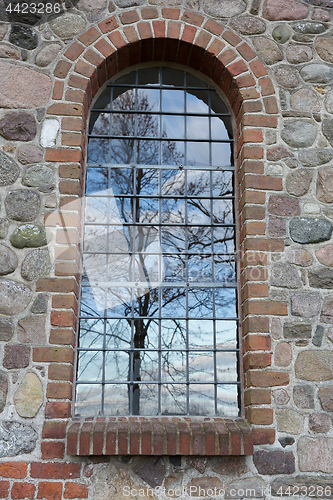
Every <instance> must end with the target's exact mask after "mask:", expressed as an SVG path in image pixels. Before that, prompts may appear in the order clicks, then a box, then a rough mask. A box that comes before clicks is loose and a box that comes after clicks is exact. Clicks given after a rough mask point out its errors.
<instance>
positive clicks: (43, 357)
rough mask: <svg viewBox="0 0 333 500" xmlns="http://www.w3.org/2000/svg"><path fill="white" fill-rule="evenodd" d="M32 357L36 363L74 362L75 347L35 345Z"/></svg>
mask: <svg viewBox="0 0 333 500" xmlns="http://www.w3.org/2000/svg"><path fill="white" fill-rule="evenodd" d="M32 359H33V361H34V362H36V363H72V361H73V349H71V348H70V347H34V348H33V357H32Z"/></svg>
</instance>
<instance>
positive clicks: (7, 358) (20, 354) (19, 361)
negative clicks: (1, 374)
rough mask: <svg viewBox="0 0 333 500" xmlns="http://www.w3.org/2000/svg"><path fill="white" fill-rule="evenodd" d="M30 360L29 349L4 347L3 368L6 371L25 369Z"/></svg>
mask: <svg viewBox="0 0 333 500" xmlns="http://www.w3.org/2000/svg"><path fill="white" fill-rule="evenodd" d="M29 360H30V347H28V346H25V345H5V353H4V358H3V363H2V364H3V366H4V367H5V368H7V370H13V369H16V368H26V367H27V366H28V365H29Z"/></svg>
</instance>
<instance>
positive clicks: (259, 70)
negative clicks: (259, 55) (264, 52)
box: [250, 59, 267, 78]
mask: <svg viewBox="0 0 333 500" xmlns="http://www.w3.org/2000/svg"><path fill="white" fill-rule="evenodd" d="M250 67H251V69H252V71H253V73H254V74H255V76H256V77H257V78H260V77H261V76H266V75H267V71H266V69H265V66H264V65H263V63H262V62H261V61H259V59H257V60H256V61H252V62H250Z"/></svg>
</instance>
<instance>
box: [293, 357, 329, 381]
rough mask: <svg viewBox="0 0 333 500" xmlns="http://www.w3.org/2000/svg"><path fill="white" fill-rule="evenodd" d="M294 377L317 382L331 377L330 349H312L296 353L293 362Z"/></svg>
mask: <svg viewBox="0 0 333 500" xmlns="http://www.w3.org/2000/svg"><path fill="white" fill-rule="evenodd" d="M295 375H296V378H299V379H301V380H310V381H312V382H319V381H324V380H332V379H333V354H332V352H330V351H323V350H320V351H318V350H312V351H302V352H300V353H299V354H298V356H297V359H296V363H295Z"/></svg>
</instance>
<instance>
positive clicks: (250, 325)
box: [243, 317, 269, 350]
mask: <svg viewBox="0 0 333 500" xmlns="http://www.w3.org/2000/svg"><path fill="white" fill-rule="evenodd" d="M243 329H244V334H245V335H246V334H247V333H249V332H251V333H252V332H257V333H268V332H269V318H265V317H252V318H246V319H245V321H244V323H243ZM268 350H269V349H268Z"/></svg>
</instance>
